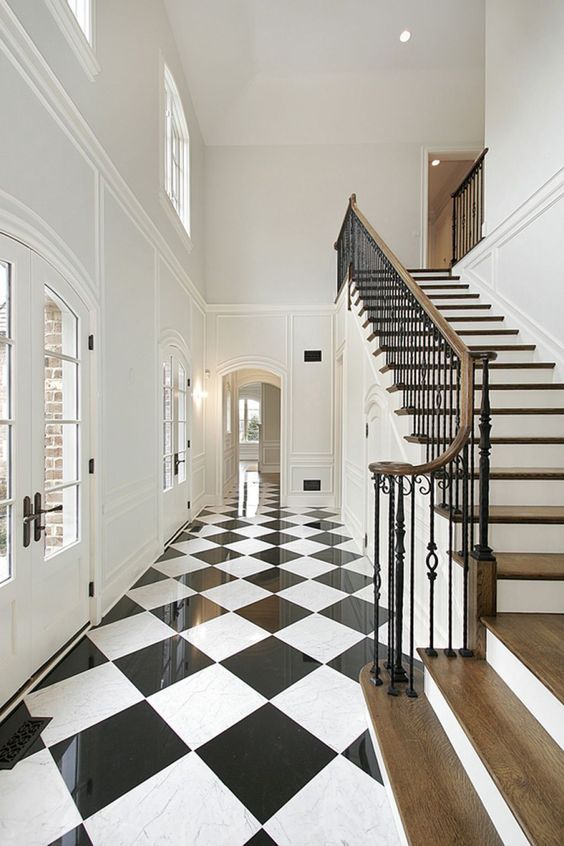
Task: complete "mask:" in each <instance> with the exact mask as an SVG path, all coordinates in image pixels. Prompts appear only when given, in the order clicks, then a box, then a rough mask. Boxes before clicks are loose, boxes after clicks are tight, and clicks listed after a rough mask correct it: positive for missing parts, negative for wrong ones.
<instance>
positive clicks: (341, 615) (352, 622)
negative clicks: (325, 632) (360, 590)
mask: <svg viewBox="0 0 564 846" xmlns="http://www.w3.org/2000/svg"><path fill="white" fill-rule="evenodd" d="M319 613H320V614H323V616H324V617H329V619H330V620H335V622H337V623H343V624H344V625H345V626H348V627H349V628H351V629H356V631H357V632H363V633H364V634H368V633H369V632H372V631H374V606H373V605H372V603H371V602H365V601H364V599H359V598H358V596H347V598H346V599H342V600H341V601H340V602H336V603H335V604H334V605H330V606H329V608H324V609H323V611H320V612H319ZM387 619H388V612H387V611H386V609H385V608H380V619H379V624H380V625H383V623H385V622H386V621H387Z"/></svg>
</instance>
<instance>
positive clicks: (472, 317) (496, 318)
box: [446, 314, 505, 323]
mask: <svg viewBox="0 0 564 846" xmlns="http://www.w3.org/2000/svg"><path fill="white" fill-rule="evenodd" d="M446 319H447V321H448V322H449V323H458V322H460V321H461V320H462V321H464V322H465V323H471V322H476V323H477V322H478V321H480V323H486V322H498V323H503V321H504V320H505V317H504V316H503V315H502V314H468V315H465V314H462V315H460V316H459V317H447V318H446Z"/></svg>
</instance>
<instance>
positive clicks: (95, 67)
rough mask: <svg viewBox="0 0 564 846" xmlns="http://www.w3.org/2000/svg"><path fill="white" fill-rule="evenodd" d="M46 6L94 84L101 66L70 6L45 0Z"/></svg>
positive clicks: (56, 0)
mask: <svg viewBox="0 0 564 846" xmlns="http://www.w3.org/2000/svg"><path fill="white" fill-rule="evenodd" d="M45 4H46V6H47V7H48V9H49V11H50V12H51V14H52V15H53V17H54V19H55V22H56V24H57V26H58V27H59V29H60V30H61V32H62V33H63V35H64V36H65V38H66V40H67V43H68V45H69V47H70V48H71V50H72V51H73V53H74V54H75V56H76V58H77V59H78V61H79V63H80V64H81V65H82V69H83V70H84V72H85V74H86V76H87V77H88V78H89V79H90V81H91V82H94V80H95V79H96V77H97V76H98V74H99V73H100V70H101V68H100V64H99V62H98V59H97V58H96V53H95V52H94V50H93V49H92V46H91V44H90V43H89V41H88V39H87V38H86V36H85V34H84V33H83V31H82V29H81V28H80V24H79V23H78V21H77V19H76V18H75V16H74V14H73V12H72V10H71V8H70V6H69V5H68V3H67V2H66V0H45Z"/></svg>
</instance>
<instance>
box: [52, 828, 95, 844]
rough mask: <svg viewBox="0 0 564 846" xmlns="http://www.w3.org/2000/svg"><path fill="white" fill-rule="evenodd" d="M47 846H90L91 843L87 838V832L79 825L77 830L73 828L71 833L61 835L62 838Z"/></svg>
mask: <svg viewBox="0 0 564 846" xmlns="http://www.w3.org/2000/svg"><path fill="white" fill-rule="evenodd" d="M49 846H92V841H91V840H90V838H89V837H88V832H87V831H86V829H85V828H84V826H83V825H79V826H78V828H73V829H72V830H71V831H67V833H66V834H63V836H62V837H59V838H57V840H53V842H52V843H50V844H49Z"/></svg>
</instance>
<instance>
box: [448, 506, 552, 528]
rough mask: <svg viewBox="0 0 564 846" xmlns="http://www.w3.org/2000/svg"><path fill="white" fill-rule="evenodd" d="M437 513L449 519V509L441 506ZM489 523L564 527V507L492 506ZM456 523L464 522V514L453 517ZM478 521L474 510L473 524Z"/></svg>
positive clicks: (476, 511)
mask: <svg viewBox="0 0 564 846" xmlns="http://www.w3.org/2000/svg"><path fill="white" fill-rule="evenodd" d="M435 511H436V513H437V514H440V515H441V517H446V519H447V520H448V518H449V509H448V508H444V507H442V506H440V505H437V506H435ZM489 517H490V519H489V522H490V524H493V523H500V524H510V523H511V524H513V523H517V524H524V525H542V526H547V525H549V526H553V525H556V526H560V525H564V505H490V512H489ZM453 519H454V522H455V523H461V522H462V514H457V513H455V514H454V515H453ZM477 519H478V510H477V509H475V510H474V517H473V522H476V521H477Z"/></svg>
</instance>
